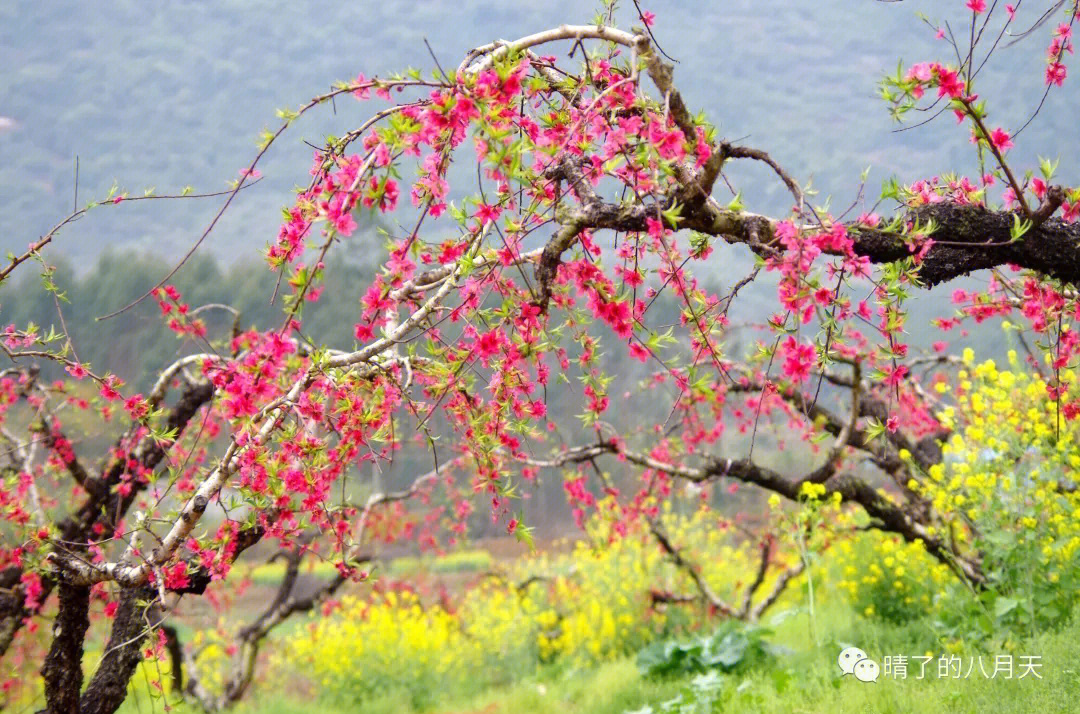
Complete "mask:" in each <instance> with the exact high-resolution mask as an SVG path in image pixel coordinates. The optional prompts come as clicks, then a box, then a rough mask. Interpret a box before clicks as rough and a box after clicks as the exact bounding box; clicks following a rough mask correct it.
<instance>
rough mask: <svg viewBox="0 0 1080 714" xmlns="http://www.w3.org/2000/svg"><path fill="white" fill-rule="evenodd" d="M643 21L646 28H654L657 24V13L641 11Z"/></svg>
mask: <svg viewBox="0 0 1080 714" xmlns="http://www.w3.org/2000/svg"><path fill="white" fill-rule="evenodd" d="M641 21H642V22H644V23H645V26H646V27H652V26H653V23H654V22H656V13H652V12H649V11H648V10H642V11H641Z"/></svg>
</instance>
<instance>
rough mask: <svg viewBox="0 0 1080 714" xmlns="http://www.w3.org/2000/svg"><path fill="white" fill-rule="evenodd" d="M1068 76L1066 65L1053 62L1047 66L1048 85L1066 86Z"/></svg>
mask: <svg viewBox="0 0 1080 714" xmlns="http://www.w3.org/2000/svg"><path fill="white" fill-rule="evenodd" d="M1066 74H1068V69H1066V67H1065V65H1064V63H1062V62H1051V63H1050V64H1048V65H1046V84H1047V85H1050V84H1056V85H1057V86H1059V87H1060V86H1061V85H1063V84H1065V75H1066Z"/></svg>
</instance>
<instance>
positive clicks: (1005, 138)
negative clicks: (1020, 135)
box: [990, 126, 1013, 152]
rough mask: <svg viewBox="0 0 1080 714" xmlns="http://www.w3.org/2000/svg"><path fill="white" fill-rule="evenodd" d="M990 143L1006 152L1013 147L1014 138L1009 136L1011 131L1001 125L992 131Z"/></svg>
mask: <svg viewBox="0 0 1080 714" xmlns="http://www.w3.org/2000/svg"><path fill="white" fill-rule="evenodd" d="M990 143H991V144H993V145H994V148H996V149H997V150H998V151H1001V152H1005V151H1008V150H1009V149H1011V148H1012V147H1013V143H1012V140H1011V139H1010V138H1009V132H1007V131H1005V130H1004V129H1002V128H1001V127H1000V126H999V127H998V128H997V129H994V130H993V131H992V132H990Z"/></svg>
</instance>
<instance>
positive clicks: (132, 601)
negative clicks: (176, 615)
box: [79, 588, 161, 714]
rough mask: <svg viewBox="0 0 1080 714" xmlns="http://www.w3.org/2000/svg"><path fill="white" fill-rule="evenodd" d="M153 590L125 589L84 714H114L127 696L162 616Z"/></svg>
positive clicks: (82, 709) (83, 704)
mask: <svg viewBox="0 0 1080 714" xmlns="http://www.w3.org/2000/svg"><path fill="white" fill-rule="evenodd" d="M155 597H156V594H155V593H154V592H153V591H152V590H151V589H150V588H135V589H132V590H124V591H123V592H122V594H121V595H120V605H119V607H118V608H117V610H116V617H115V619H113V626H112V631H111V632H110V633H109V642H108V644H107V645H106V646H105V656H104V657H102V659H101V664H100V665H98V668H97V671H96V672H94V676H93V677H92V678H91V679H90V684H88V685H87V686H86V692H85V693H84V694H83V695H82V699H81V700H80V702H79V706H80V709H79V711H80V712H81V714H113V712H115V711H116V710H117V709H119V708H120V704H121V703H122V702H123V701H124V699H125V697H127V686H128V682H129V681H130V680H131V675H133V674H134V673H135V668H136V667H137V666H138V665H139V662H140V661H141V660H142V645H143V642H145V640H146V637H147V635H148V634H150V632H151V630H152V627H153V626H155V625H157V624H159V623H160V620H161V616H160V614H159V613H158V612H157V611H156V608H155V607H154V606H153V605H152V604H151V603H152V602H153V599H154V598H155Z"/></svg>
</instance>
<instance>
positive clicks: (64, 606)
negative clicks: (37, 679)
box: [41, 583, 90, 714]
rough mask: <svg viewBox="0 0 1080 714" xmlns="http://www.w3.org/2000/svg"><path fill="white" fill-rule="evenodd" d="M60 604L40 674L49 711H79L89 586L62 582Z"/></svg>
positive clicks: (67, 713)
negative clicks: (47, 652)
mask: <svg viewBox="0 0 1080 714" xmlns="http://www.w3.org/2000/svg"><path fill="white" fill-rule="evenodd" d="M59 596H60V604H59V609H58V611H57V613H56V619H55V620H54V621H53V630H52V632H53V641H52V646H51V647H49V654H48V655H46V657H45V665H44V666H43V667H42V668H41V677H42V679H44V680H45V702H46V708H45V709H44V710H43V711H44V712H46V714H80V709H79V691H80V690H81V689H82V681H83V671H82V656H83V643H84V642H85V640H86V629H87V628H88V627H89V626H90V588H89V587H87V586H85V585H70V584H68V583H61V584H60V588H59Z"/></svg>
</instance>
